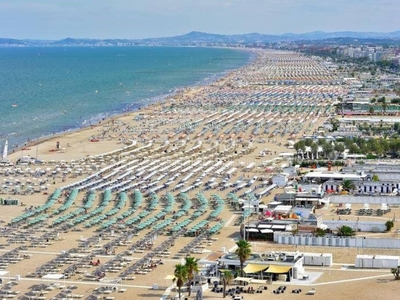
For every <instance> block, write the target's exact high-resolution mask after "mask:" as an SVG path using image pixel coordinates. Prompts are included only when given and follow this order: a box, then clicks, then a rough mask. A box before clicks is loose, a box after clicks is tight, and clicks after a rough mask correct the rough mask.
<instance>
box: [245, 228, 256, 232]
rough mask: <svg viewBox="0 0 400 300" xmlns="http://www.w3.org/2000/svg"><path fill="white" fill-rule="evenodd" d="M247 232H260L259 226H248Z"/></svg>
mask: <svg viewBox="0 0 400 300" xmlns="http://www.w3.org/2000/svg"><path fill="white" fill-rule="evenodd" d="M246 231H247V232H259V231H258V229H257V228H248V229H247V228H246Z"/></svg>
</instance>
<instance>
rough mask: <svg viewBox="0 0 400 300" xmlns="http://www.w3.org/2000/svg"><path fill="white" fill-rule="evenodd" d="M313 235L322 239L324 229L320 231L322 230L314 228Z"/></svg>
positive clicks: (324, 233)
mask: <svg viewBox="0 0 400 300" xmlns="http://www.w3.org/2000/svg"><path fill="white" fill-rule="evenodd" d="M314 235H315V236H321V237H322V236H325V235H326V231H325V230H324V229H322V228H315V230H314Z"/></svg>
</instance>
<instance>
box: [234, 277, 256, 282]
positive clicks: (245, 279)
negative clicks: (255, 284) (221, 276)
mask: <svg viewBox="0 0 400 300" xmlns="http://www.w3.org/2000/svg"><path fill="white" fill-rule="evenodd" d="M251 279H252V278H247V277H236V278H235V279H233V281H245V282H250V281H251Z"/></svg>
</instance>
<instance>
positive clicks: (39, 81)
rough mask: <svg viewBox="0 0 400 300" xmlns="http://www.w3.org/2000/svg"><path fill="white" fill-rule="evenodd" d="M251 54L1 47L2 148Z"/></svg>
mask: <svg viewBox="0 0 400 300" xmlns="http://www.w3.org/2000/svg"><path fill="white" fill-rule="evenodd" d="M253 58H254V57H253V55H252V53H251V52H248V51H243V50H240V49H231V48H207V47H24V48H19V47H15V48H0V150H1V149H2V147H3V145H4V143H5V140H6V139H7V140H8V148H9V151H11V150H12V149H15V148H17V147H21V146H23V145H24V144H25V143H26V142H28V141H35V140H39V139H40V138H44V137H48V136H51V135H54V134H58V133H62V132H66V131H72V130H77V129H79V128H82V127H85V126H90V125H91V124H95V123H97V122H98V121H99V120H101V119H103V118H108V117H111V116H113V115H117V114H121V113H124V112H128V111H134V110H137V109H139V108H141V107H143V106H146V105H148V104H150V103H152V102H155V101H161V100H162V99H164V98H165V97H166V96H168V95H171V94H173V93H174V92H176V91H178V90H180V89H182V88H184V87H190V86H196V85H206V84H209V83H211V82H213V81H215V80H216V79H218V78H220V77H221V76H223V75H224V74H226V73H227V72H229V71H231V70H234V69H237V68H240V67H242V66H244V65H246V64H247V63H249V62H250V61H251V60H252V59H253Z"/></svg>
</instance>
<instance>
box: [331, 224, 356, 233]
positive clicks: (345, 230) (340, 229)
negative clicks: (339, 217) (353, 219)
mask: <svg viewBox="0 0 400 300" xmlns="http://www.w3.org/2000/svg"><path fill="white" fill-rule="evenodd" d="M336 235H337V236H354V235H356V232H355V231H354V230H353V228H351V227H350V226H346V225H343V226H340V227H338V229H337V233H336Z"/></svg>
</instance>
